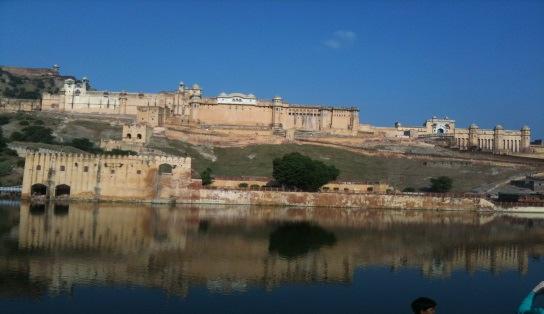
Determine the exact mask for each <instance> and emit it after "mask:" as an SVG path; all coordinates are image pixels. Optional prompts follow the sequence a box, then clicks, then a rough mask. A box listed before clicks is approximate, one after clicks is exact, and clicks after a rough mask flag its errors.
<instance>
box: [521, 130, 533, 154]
mask: <svg viewBox="0 0 544 314" xmlns="http://www.w3.org/2000/svg"><path fill="white" fill-rule="evenodd" d="M520 144H521V145H520V151H522V152H529V151H530V150H531V129H530V128H529V127H528V126H526V125H524V126H523V127H522V128H521V142H520Z"/></svg>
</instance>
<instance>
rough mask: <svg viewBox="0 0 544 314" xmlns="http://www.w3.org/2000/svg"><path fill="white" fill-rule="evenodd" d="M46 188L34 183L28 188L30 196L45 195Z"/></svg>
mask: <svg viewBox="0 0 544 314" xmlns="http://www.w3.org/2000/svg"><path fill="white" fill-rule="evenodd" d="M46 194H47V186H45V185H44V184H41V183H36V184H34V185H32V186H31V187H30V195H46Z"/></svg>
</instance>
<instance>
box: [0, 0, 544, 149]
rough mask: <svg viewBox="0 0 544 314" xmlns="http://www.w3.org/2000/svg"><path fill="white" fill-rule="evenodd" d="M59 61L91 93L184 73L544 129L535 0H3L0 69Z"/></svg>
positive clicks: (542, 34)
mask: <svg viewBox="0 0 544 314" xmlns="http://www.w3.org/2000/svg"><path fill="white" fill-rule="evenodd" d="M55 63H57V64H59V65H61V72H62V73H63V74H71V75H75V76H77V77H81V76H85V75H86V76H88V77H89V78H90V79H91V83H92V84H93V86H94V87H96V88H98V89H107V90H123V89H124V90H129V91H150V92H151V91H160V90H170V89H175V88H176V86H177V84H178V82H179V81H180V80H183V81H184V82H185V83H186V84H193V83H195V82H198V83H199V84H200V85H201V86H202V87H203V89H204V93H205V94H206V95H209V96H214V95H217V94H218V93H219V92H221V91H225V92H234V91H238V92H245V93H254V94H256V95H257V97H259V98H272V97H273V96H274V95H276V94H277V95H281V96H282V97H283V98H284V99H286V100H287V101H288V102H290V103H307V104H330V105H339V106H351V105H355V106H357V107H359V108H360V110H361V111H360V118H361V121H362V122H363V123H370V124H374V125H392V124H393V123H394V122H395V121H400V122H402V123H403V124H406V125H408V124H413V125H419V124H421V123H422V122H423V121H424V120H425V119H426V118H428V117H431V116H433V115H436V116H445V115H447V116H449V117H450V118H454V119H456V120H457V123H458V125H459V126H462V127H466V126H468V125H469V124H470V123H472V122H476V123H478V124H479V125H480V126H481V127H488V128H491V127H493V126H494V125H495V124H497V123H500V124H502V125H504V126H505V127H506V128H511V129H519V128H520V127H521V126H522V125H523V124H528V125H529V126H531V128H532V129H533V138H542V137H544V1H336V2H333V1H287V0H284V1H198V2H197V1H195V2H183V1H88V0H87V1H75V0H73V1H6V0H0V64H4V65H16V66H31V67H48V66H50V65H52V64H55Z"/></svg>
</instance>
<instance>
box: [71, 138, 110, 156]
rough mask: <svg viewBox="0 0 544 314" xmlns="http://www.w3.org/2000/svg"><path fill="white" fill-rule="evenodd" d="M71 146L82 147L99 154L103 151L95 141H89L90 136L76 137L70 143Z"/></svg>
mask: <svg viewBox="0 0 544 314" xmlns="http://www.w3.org/2000/svg"><path fill="white" fill-rule="evenodd" d="M70 146H72V147H75V148H78V149H81V150H83V151H86V152H88V153H91V154H99V153H102V152H103V151H102V149H100V148H98V147H95V146H94V143H93V142H91V141H89V139H88V138H83V137H79V138H74V139H73V140H72V142H71V143H70Z"/></svg>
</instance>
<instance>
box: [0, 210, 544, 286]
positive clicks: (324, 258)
mask: <svg viewBox="0 0 544 314" xmlns="http://www.w3.org/2000/svg"><path fill="white" fill-rule="evenodd" d="M99 206H100V208H99ZM284 220H289V221H301V220H308V221H312V222H314V223H316V224H318V225H320V226H321V227H323V228H325V229H326V230H327V231H329V232H333V233H334V234H335V236H336V238H337V242H336V244H335V245H333V246H324V247H322V248H321V249H319V250H318V251H312V252H310V253H309V254H307V255H305V256H299V257H296V258H293V259H290V260H287V259H283V258H281V257H279V256H277V255H275V254H270V253H269V250H268V247H269V235H270V233H271V232H272V231H273V230H275V229H276V227H277V226H278V225H279V224H280V222H281V221H284ZM498 230H500V232H498ZM543 235H544V222H542V221H539V220H532V221H531V223H528V222H527V220H523V219H519V220H512V219H509V218H505V217H500V216H485V215H479V214H476V213H447V212H428V211H427V212H425V211H418V212H414V211H381V212H380V211H364V212H361V211H359V212H356V211H348V210H346V211H344V212H342V211H338V212H336V211H335V213H334V214H331V213H330V212H328V211H326V210H325V209H323V210H321V209H308V210H307V209H295V208H290V209H266V208H258V209H251V208H249V207H240V208H234V207H232V208H224V209H222V210H221V211H220V212H218V211H217V209H214V208H213V207H202V208H184V209H181V208H177V209H176V208H166V207H149V206H140V207H134V206H127V205H114V204H108V205H104V204H100V205H97V204H78V203H76V204H71V205H70V208H69V210H68V211H66V210H62V208H61V207H58V208H57V209H56V210H55V208H53V206H51V208H49V209H47V210H40V209H39V208H33V209H32V210H30V208H29V206H28V205H26V204H23V205H22V207H21V211H20V225H19V253H18V254H16V255H14V256H16V257H3V258H1V260H0V272H1V271H5V269H6V268H7V269H8V270H9V271H16V272H22V273H25V274H28V276H29V278H30V280H31V281H33V282H36V283H42V284H44V283H45V285H46V286H47V289H48V290H49V291H52V292H55V291H57V292H62V291H69V290H70V289H71V288H72V287H73V286H74V285H87V284H95V285H96V284H98V285H112V284H115V285H118V284H121V285H137V286H145V287H160V288H162V289H164V290H166V291H168V292H169V293H173V294H179V295H185V294H186V293H187V291H188V289H189V287H191V286H194V285H201V286H205V287H207V288H208V289H209V290H211V291H219V292H228V291H244V290H246V289H248V287H251V286H261V287H266V288H272V287H275V286H278V285H281V284H283V283H296V282H338V283H348V282H350V281H351V279H352V276H353V271H354V270H355V269H356V268H360V267H368V266H380V267H383V266H386V267H390V268H391V269H393V270H397V269H402V268H407V267H409V268H417V269H421V271H422V273H423V274H424V275H425V276H436V277H443V276H449V275H450V274H451V273H452V272H453V271H455V270H466V271H469V272H472V271H476V270H489V271H492V272H501V271H507V270H514V271H519V272H521V273H524V272H526V271H527V268H528V256H531V255H542V254H543V253H544V243H543V242H541V243H538V242H537V241H535V240H534V239H539V238H540V239H544V237H543ZM8 256H9V255H8Z"/></svg>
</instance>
